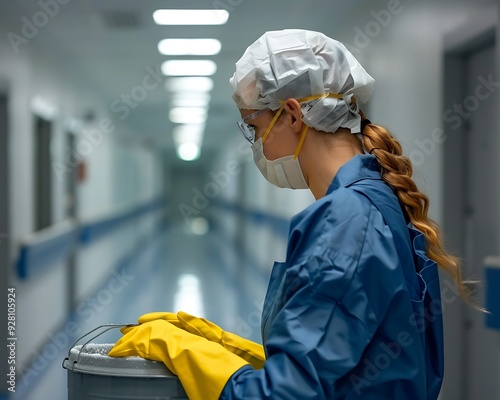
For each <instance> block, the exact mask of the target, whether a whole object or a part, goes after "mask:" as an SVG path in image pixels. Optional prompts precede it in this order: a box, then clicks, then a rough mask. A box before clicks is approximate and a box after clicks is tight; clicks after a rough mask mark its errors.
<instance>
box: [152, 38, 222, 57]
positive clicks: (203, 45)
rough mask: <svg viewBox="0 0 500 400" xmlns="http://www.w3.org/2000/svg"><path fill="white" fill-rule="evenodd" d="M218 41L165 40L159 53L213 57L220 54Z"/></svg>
mask: <svg viewBox="0 0 500 400" xmlns="http://www.w3.org/2000/svg"><path fill="white" fill-rule="evenodd" d="M221 48H222V45H221V42H220V41H219V40H217V39H163V40H162V41H160V43H158V51H159V52H160V53H161V54H163V55H166V56H213V55H216V54H219V53H220V50H221Z"/></svg>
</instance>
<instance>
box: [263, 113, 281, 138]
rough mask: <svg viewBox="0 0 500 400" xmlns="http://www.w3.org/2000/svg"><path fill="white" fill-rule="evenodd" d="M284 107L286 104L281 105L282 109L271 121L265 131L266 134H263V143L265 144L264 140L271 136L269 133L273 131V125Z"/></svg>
mask: <svg viewBox="0 0 500 400" xmlns="http://www.w3.org/2000/svg"><path fill="white" fill-rule="evenodd" d="M284 107H285V106H284V105H282V106H281V107H280V109H279V110H278V112H277V113H276V115H275V116H274V118H273V120H272V121H271V123H270V124H269V126H268V127H267V129H266V132H265V133H264V136H262V144H264V142H265V141H266V139H267V137H268V136H269V133H270V132H271V129H273V126H274V124H275V123H276V121H277V120H278V118H279V116H280V114H281V113H282V112H283V108H284Z"/></svg>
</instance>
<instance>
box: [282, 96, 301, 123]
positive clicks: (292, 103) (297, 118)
mask: <svg viewBox="0 0 500 400" xmlns="http://www.w3.org/2000/svg"><path fill="white" fill-rule="evenodd" d="M284 111H285V112H286V113H287V114H289V115H290V117H291V118H292V125H295V127H296V128H298V129H301V128H302V123H303V122H302V107H301V105H300V103H299V102H298V101H297V100H296V99H294V98H289V99H286V100H285V103H284Z"/></svg>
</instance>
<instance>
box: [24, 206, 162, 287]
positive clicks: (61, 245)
mask: <svg viewBox="0 0 500 400" xmlns="http://www.w3.org/2000/svg"><path fill="white" fill-rule="evenodd" d="M165 205H166V200H165V198H164V197H161V198H158V199H155V200H153V201H152V202H150V203H148V204H145V205H142V206H140V207H138V208H136V209H134V210H132V211H128V212H126V213H123V214H120V215H115V216H113V217H110V218H105V219H103V220H100V221H96V222H93V223H89V224H84V225H82V226H81V227H80V228H75V229H73V230H70V231H68V232H64V233H62V234H60V235H59V236H55V237H52V238H50V239H47V240H44V241H40V242H38V243H33V244H25V245H22V247H21V248H20V250H19V256H18V260H17V263H16V272H17V275H18V277H19V278H20V279H28V278H29V277H31V276H33V275H35V273H38V272H40V271H41V270H43V269H44V268H46V267H48V266H51V265H54V264H56V263H57V262H60V261H64V260H66V259H67V258H68V257H69V255H70V254H71V253H72V252H73V251H74V250H75V249H76V247H77V245H78V242H80V243H82V244H85V245H88V244H90V243H92V242H95V241H97V240H98V239H100V238H102V237H103V236H104V235H106V234H109V233H111V232H113V231H115V230H116V229H118V228H120V227H121V226H122V225H123V224H125V223H127V222H131V221H133V220H134V219H136V218H139V217H142V216H143V215H145V214H147V213H149V212H152V211H154V210H157V209H160V208H161V207H163V206H165Z"/></svg>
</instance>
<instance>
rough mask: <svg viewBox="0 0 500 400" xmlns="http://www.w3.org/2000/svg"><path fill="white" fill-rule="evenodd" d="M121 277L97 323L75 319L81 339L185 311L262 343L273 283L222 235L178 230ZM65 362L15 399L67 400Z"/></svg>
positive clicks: (38, 369) (24, 382)
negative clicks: (157, 314)
mask: <svg viewBox="0 0 500 400" xmlns="http://www.w3.org/2000/svg"><path fill="white" fill-rule="evenodd" d="M120 276H121V278H122V279H123V280H124V281H127V282H129V283H128V284H127V285H126V286H124V288H123V290H121V291H120V292H118V293H115V294H113V296H112V297H111V298H107V299H106V301H105V302H101V303H100V306H99V307H97V306H96V307H94V311H95V312H94V313H93V315H92V318H90V314H89V315H87V316H83V315H82V316H80V318H78V319H75V322H76V324H77V325H76V326H77V327H78V328H77V335H75V336H81V335H83V334H84V333H87V332H89V331H90V330H92V329H94V328H95V327H97V326H99V325H102V324H110V323H129V322H135V321H136V319H137V317H139V316H140V315H142V314H144V313H147V312H151V311H177V310H183V311H186V312H189V313H192V314H195V315H200V316H204V317H205V318H208V319H210V320H211V321H213V322H215V323H217V324H219V325H220V326H221V327H223V328H224V329H225V330H229V331H232V332H235V333H238V334H240V335H241V336H244V337H247V338H249V339H251V340H254V341H257V342H260V313H261V305H262V302H263V300H264V295H265V289H266V286H267V280H268V277H267V276H264V274H262V273H260V272H257V269H256V268H253V267H252V266H251V265H249V263H248V261H245V260H243V259H242V257H241V255H240V254H239V253H238V251H237V250H236V249H234V248H233V247H230V246H228V240H227V238H223V237H221V236H220V235H219V234H218V233H217V232H213V231H210V232H209V233H208V234H206V235H203V236H198V235H194V234H192V233H189V232H187V231H185V230H184V229H183V228H181V227H172V228H170V229H168V230H167V231H166V232H165V233H164V234H163V235H161V236H160V237H158V238H157V239H156V240H155V241H154V242H151V243H149V244H148V248H147V249H145V251H144V252H143V254H142V255H141V257H140V261H139V262H136V263H134V264H133V265H130V266H127V267H126V268H125V270H124V271H120ZM104 284H105V283H104ZM96 294H97V295H99V291H97V293H96ZM67 323H68V322H67ZM67 323H66V324H67ZM55 335H56V336H57V334H55ZM119 336H120V334H119V332H116V331H115V332H114V333H107V334H105V335H103V336H102V337H99V338H98V339H95V340H94V341H93V342H95V343H111V342H114V341H115V340H116V339H117V338H118V337H119ZM75 339H76V338H72V339H71V342H70V343H69V344H68V345H67V346H65V348H66V350H67V349H68V348H69V347H71V343H73V341H74V340H75ZM61 347H63V346H61ZM64 357H65V351H62V350H61V351H60V353H59V354H58V356H57V357H54V359H53V360H52V361H50V362H46V361H45V360H44V362H45V363H46V365H39V366H35V367H34V371H35V372H33V371H31V373H30V374H29V375H25V376H24V379H22V378H21V380H20V383H19V386H18V387H17V390H16V394H15V395H14V396H12V398H13V399H22V400H57V399H61V400H62V399H66V398H67V383H66V370H64V369H63V368H62V366H61V364H62V361H63V359H64Z"/></svg>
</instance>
